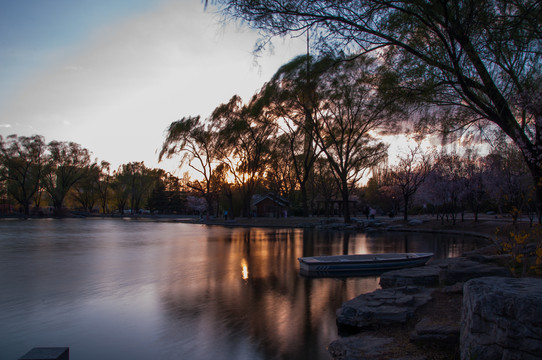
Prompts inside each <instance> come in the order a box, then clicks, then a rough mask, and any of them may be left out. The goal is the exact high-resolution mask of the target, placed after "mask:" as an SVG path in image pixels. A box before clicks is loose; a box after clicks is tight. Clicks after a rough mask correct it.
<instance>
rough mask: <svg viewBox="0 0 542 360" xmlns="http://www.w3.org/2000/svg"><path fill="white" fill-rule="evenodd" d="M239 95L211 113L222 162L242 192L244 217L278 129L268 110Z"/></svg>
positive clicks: (249, 214)
mask: <svg viewBox="0 0 542 360" xmlns="http://www.w3.org/2000/svg"><path fill="white" fill-rule="evenodd" d="M251 105H252V104H251V103H249V104H243V101H242V100H241V98H240V97H239V96H237V95H236V96H233V97H232V98H231V99H230V101H228V102H227V103H225V104H222V105H219V106H218V107H217V108H216V109H215V110H214V111H213V114H212V115H211V120H212V122H213V124H214V126H215V127H216V129H217V130H218V139H219V140H218V141H219V144H218V146H217V149H218V150H219V151H220V154H221V156H220V159H221V161H222V162H223V163H224V164H226V165H227V167H228V169H229V170H230V173H231V175H232V176H233V178H234V179H235V182H236V185H237V186H238V187H239V189H240V191H241V194H242V213H243V216H251V211H250V206H251V203H250V202H251V200H252V196H253V195H254V193H255V191H256V189H257V188H258V186H259V185H261V183H262V181H263V180H264V178H265V173H266V170H267V165H268V163H269V161H270V158H271V151H270V150H271V146H272V139H273V138H274V137H275V135H276V129H275V127H274V126H272V125H271V123H270V120H269V119H268V118H267V117H266V114H265V113H262V112H261V111H260V108H259V107H255V106H251Z"/></svg>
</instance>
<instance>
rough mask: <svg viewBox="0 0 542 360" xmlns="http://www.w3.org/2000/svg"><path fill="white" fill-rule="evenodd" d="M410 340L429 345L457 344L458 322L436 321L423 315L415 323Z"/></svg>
mask: <svg viewBox="0 0 542 360" xmlns="http://www.w3.org/2000/svg"><path fill="white" fill-rule="evenodd" d="M410 340H411V341H413V342H416V343H426V344H429V345H441V346H442V345H444V346H447V345H458V344H459V324H458V323H454V322H448V323H441V322H436V321H434V320H431V319H429V318H427V317H425V318H423V319H422V320H421V321H420V322H419V323H418V324H416V328H415V330H414V332H413V333H412V334H411V336H410Z"/></svg>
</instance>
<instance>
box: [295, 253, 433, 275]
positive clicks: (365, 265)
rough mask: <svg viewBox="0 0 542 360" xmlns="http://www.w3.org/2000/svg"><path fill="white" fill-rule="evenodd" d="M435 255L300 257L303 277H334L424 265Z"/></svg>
mask: <svg viewBox="0 0 542 360" xmlns="http://www.w3.org/2000/svg"><path fill="white" fill-rule="evenodd" d="M432 256H433V253H388V254H359V255H334V256H309V257H300V258H298V259H297V260H298V261H299V268H300V272H301V274H302V275H308V276H333V275H339V276H340V275H348V274H350V273H361V272H383V271H388V270H395V269H403V268H409V267H414V266H420V265H424V264H425V263H426V262H427V261H429V259H430V258H431V257H432Z"/></svg>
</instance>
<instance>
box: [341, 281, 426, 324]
mask: <svg viewBox="0 0 542 360" xmlns="http://www.w3.org/2000/svg"><path fill="white" fill-rule="evenodd" d="M433 291H434V289H429V288H425V287H416V286H404V287H399V288H391V289H379V290H376V291H373V292H372V293H369V294H362V295H360V296H358V297H356V298H354V299H352V300H349V301H347V302H345V303H344V304H343V305H342V306H341V308H339V309H338V310H337V324H338V325H339V326H344V327H353V328H358V329H367V328H373V327H379V326H387V325H393V324H404V323H406V322H407V321H408V320H409V319H410V318H411V317H412V316H413V315H414V312H415V311H416V310H417V309H418V308H419V307H420V306H422V305H425V304H426V303H427V302H428V301H429V300H431V294H432V293H433Z"/></svg>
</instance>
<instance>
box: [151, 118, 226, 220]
mask: <svg viewBox="0 0 542 360" xmlns="http://www.w3.org/2000/svg"><path fill="white" fill-rule="evenodd" d="M217 141H218V137H217V133H216V131H214V130H213V128H212V124H211V123H210V122H205V121H203V120H202V119H201V118H200V117H199V116H195V117H184V118H182V119H180V120H177V121H174V122H172V123H171V125H170V126H169V128H168V130H167V135H166V139H165V140H164V143H163V144H162V150H161V151H160V155H159V161H161V160H162V159H164V158H168V159H171V158H173V157H174V156H177V155H180V156H181V160H180V163H179V167H181V166H183V165H184V164H187V165H188V166H189V167H190V168H191V169H192V170H194V171H195V172H196V173H197V174H199V175H200V176H201V178H202V179H201V180H198V181H195V182H192V183H190V187H191V188H192V189H193V190H196V191H197V192H198V193H200V194H201V195H202V196H203V197H204V198H205V200H206V202H207V210H208V214H211V213H212V212H213V211H212V209H213V199H214V189H213V186H214V184H213V172H214V170H215V168H216V166H217V160H218V157H219V148H218V145H217Z"/></svg>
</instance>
